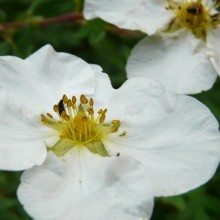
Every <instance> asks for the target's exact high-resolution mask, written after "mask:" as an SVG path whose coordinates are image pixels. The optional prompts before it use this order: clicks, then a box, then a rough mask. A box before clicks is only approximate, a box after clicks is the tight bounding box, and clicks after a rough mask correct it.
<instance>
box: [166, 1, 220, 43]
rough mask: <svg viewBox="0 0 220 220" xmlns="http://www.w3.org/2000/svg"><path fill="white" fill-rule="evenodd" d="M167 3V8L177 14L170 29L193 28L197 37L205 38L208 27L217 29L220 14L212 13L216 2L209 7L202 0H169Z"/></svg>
mask: <svg viewBox="0 0 220 220" xmlns="http://www.w3.org/2000/svg"><path fill="white" fill-rule="evenodd" d="M167 3H168V7H167V8H166V9H167V10H171V11H172V12H173V13H174V14H175V18H174V20H173V21H172V22H171V24H170V30H177V29H179V28H183V27H184V28H187V29H189V30H191V31H192V33H193V34H194V35H195V36H196V37H197V38H200V39H203V40H205V39H206V31H207V29H209V28H211V29H215V28H216V27H217V25H218V24H219V23H220V14H219V13H215V14H212V11H213V10H214V8H215V7H216V4H215V3H213V5H212V6H211V7H209V8H208V6H207V4H204V3H203V2H202V0H179V1H175V0H167Z"/></svg>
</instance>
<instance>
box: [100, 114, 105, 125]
mask: <svg viewBox="0 0 220 220" xmlns="http://www.w3.org/2000/svg"><path fill="white" fill-rule="evenodd" d="M104 121H105V115H102V116H101V117H100V118H99V123H100V124H102V123H103V122H104Z"/></svg>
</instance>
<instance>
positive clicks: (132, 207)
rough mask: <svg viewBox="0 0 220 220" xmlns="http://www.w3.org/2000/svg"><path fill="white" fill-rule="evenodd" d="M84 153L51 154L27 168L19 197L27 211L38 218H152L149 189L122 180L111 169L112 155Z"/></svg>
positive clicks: (72, 219)
mask: <svg viewBox="0 0 220 220" xmlns="http://www.w3.org/2000/svg"><path fill="white" fill-rule="evenodd" d="M81 153H82V152H81ZM84 153H85V154H83V155H80V154H75V155H74V156H73V155H71V156H70V155H69V157H68V158H66V159H63V160H62V159H57V158H56V157H55V156H53V155H52V154H49V156H48V159H47V161H46V162H45V164H44V165H43V166H41V167H35V168H33V169H30V170H28V171H25V173H24V174H23V175H22V179H21V181H22V182H21V185H20V186H19V189H18V198H19V200H20V201H21V203H22V204H23V205H24V208H25V209H26V211H27V212H28V213H29V214H30V215H31V216H32V217H33V218H34V219H36V220H58V219H65V220H74V219H77V220H78V219H81V220H91V219H96V220H103V219H116V220H121V219H129V220H133V219H139V218H140V217H145V218H146V219H149V217H150V216H149V215H150V214H151V210H152V205H153V204H152V197H150V196H149V195H147V194H146V195H145V194H144V191H145V192H147V190H144V188H143V187H142V190H141V191H142V193H140V189H139V188H137V185H132V184H129V183H128V186H127V185H122V184H120V183H118V180H117V179H118V177H117V176H115V175H114V172H113V170H111V172H112V173H111V172H109V171H108V170H107V168H110V166H109V165H110V164H112V165H114V163H112V161H113V160H112V158H102V157H100V156H96V155H94V154H91V153H88V152H86V151H85V152H84ZM117 159H118V160H119V158H117ZM125 170H126V167H125ZM126 171H128V170H126ZM118 173H119V172H118ZM119 178H120V176H119ZM136 182H137V180H136ZM136 188H137V189H136ZM136 191H137V192H136ZM129 196H130V197H129ZM145 206H146V207H145ZM142 210H144V211H143V212H141V211H142Z"/></svg>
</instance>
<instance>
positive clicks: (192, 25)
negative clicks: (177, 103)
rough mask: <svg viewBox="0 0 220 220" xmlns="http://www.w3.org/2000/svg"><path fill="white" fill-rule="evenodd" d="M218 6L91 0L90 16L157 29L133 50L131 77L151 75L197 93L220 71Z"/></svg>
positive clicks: (177, 0) (200, 1)
mask: <svg viewBox="0 0 220 220" xmlns="http://www.w3.org/2000/svg"><path fill="white" fill-rule="evenodd" d="M216 4H217V3H215V1H212V0H208V1H205V0H189V1H184V0H156V1H155V0H139V1H135V2H134V1H131V0H130V1H129V2H128V1H106V0H102V1H99V2H97V1H94V0H87V1H86V4H85V9H84V14H85V17H86V18H88V19H90V18H94V17H96V16H98V17H101V18H103V19H104V20H106V21H109V22H112V23H114V24H116V25H118V26H119V27H122V28H129V29H132V30H140V31H143V32H145V33H147V34H148V35H152V34H156V33H157V34H156V35H154V36H150V37H146V38H144V39H143V40H142V41H140V42H139V43H138V44H137V45H136V46H135V47H134V49H133V50H132V52H131V56H130V58H129V60H128V64H127V73H128V78H133V77H149V78H153V79H156V80H158V81H160V82H161V83H162V84H163V85H164V86H165V87H166V88H167V89H168V90H169V91H173V92H177V93H180V94H195V93H199V92H201V91H203V90H208V89H210V88H211V87H212V85H213V83H214V82H215V80H216V77H217V73H218V74H219V75H220V53H219V50H218V48H219V47H220V44H219V40H218V39H219V38H220V28H219V23H220V14H219V12H218V11H217V10H216ZM158 32H159V33H158ZM216 72H217V73H216Z"/></svg>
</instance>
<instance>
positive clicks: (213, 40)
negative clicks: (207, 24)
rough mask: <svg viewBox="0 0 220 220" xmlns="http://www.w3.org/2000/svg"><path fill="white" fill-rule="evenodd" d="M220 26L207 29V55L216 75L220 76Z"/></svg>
mask: <svg viewBox="0 0 220 220" xmlns="http://www.w3.org/2000/svg"><path fill="white" fill-rule="evenodd" d="M219 38H220V28H219V27H218V28H216V29H214V30H210V31H207V43H206V45H207V48H209V49H210V50H211V52H210V54H209V56H210V60H211V61H212V63H213V65H214V67H215V69H216V71H217V73H218V75H219V76H220V51H219V48H220V42H219Z"/></svg>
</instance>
